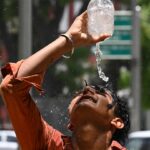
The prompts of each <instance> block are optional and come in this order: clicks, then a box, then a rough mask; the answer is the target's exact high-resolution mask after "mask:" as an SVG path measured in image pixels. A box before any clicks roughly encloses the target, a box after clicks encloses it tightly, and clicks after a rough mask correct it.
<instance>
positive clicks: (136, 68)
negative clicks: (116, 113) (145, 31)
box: [131, 0, 141, 131]
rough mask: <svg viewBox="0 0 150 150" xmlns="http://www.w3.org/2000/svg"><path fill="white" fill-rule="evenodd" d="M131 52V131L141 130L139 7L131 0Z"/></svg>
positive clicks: (134, 0)
mask: <svg viewBox="0 0 150 150" xmlns="http://www.w3.org/2000/svg"><path fill="white" fill-rule="evenodd" d="M132 1H133V2H132V9H133V51H132V57H133V59H132V96H133V106H132V109H131V131H137V130H140V129H141V125H140V123H141V54H140V47H141V45H140V7H139V6H136V0H132Z"/></svg>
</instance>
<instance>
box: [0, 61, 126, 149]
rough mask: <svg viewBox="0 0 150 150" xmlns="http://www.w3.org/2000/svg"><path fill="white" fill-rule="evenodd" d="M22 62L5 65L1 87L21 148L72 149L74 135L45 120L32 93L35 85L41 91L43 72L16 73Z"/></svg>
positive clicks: (119, 147) (113, 145)
mask: <svg viewBox="0 0 150 150" xmlns="http://www.w3.org/2000/svg"><path fill="white" fill-rule="evenodd" d="M22 62H23V60H21V61H19V62H17V63H9V64H7V65H6V66H5V67H4V68H2V75H3V77H4V79H3V81H2V83H1V87H0V90H1V92H0V93H1V96H2V97H3V100H4V102H5V105H6V107H7V110H8V113H9V116H10V118H11V122H12V125H13V128H14V130H15V132H16V135H17V138H18V141H19V143H20V145H21V148H22V150H73V147H72V142H71V137H68V136H64V135H63V134H62V133H61V132H59V131H58V130H56V129H54V128H53V127H52V126H51V125H49V124H48V123H47V122H45V121H44V119H43V118H42V116H41V114H40V112H39V110H38V108H37V106H36V104H35V103H34V101H33V100H32V97H31V96H30V94H29V90H30V88H31V87H32V86H34V87H35V88H36V89H37V90H38V91H40V92H42V90H41V89H42V88H41V83H42V80H43V73H39V74H34V75H31V76H26V77H21V78H19V77H17V72H18V70H19V68H20V66H21V64H22ZM111 146H112V149H113V150H126V149H125V148H123V147H122V146H121V145H120V144H119V143H118V142H116V141H113V142H112V145H111Z"/></svg>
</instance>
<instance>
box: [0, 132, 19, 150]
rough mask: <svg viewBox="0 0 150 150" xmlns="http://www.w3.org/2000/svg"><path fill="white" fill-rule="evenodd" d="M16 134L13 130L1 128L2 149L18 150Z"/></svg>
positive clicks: (0, 146) (0, 148)
mask: <svg viewBox="0 0 150 150" xmlns="http://www.w3.org/2000/svg"><path fill="white" fill-rule="evenodd" d="M18 149H19V145H18V142H17V138H16V134H15V132H14V131H12V130H0V150H18Z"/></svg>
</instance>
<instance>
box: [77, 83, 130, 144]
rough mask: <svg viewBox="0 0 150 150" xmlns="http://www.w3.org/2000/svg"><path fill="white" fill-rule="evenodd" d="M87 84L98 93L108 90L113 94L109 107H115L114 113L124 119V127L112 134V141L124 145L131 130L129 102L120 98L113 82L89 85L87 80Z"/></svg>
mask: <svg viewBox="0 0 150 150" xmlns="http://www.w3.org/2000/svg"><path fill="white" fill-rule="evenodd" d="M85 86H90V87H91V88H94V89H95V90H96V91H97V93H99V94H104V93H105V92H106V91H108V92H109V93H110V94H111V96H112V98H113V99H112V103H111V104H108V105H107V107H108V109H112V108H114V114H115V115H116V117H119V118H121V119H122V121H123V123H124V127H123V128H122V129H116V131H115V133H114V134H113V136H112V141H113V140H115V141H118V142H119V143H120V144H122V145H124V144H125V142H126V139H127V138H128V133H129V130H130V117H129V108H128V103H127V101H126V100H125V99H123V98H120V97H119V96H117V94H116V92H115V91H114V90H113V88H112V84H111V83H109V84H105V85H89V84H87V82H86V81H85ZM82 91H83V90H81V91H79V92H78V93H76V94H77V95H78V94H79V93H81V92H82Z"/></svg>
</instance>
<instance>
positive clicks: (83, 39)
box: [66, 11, 110, 47]
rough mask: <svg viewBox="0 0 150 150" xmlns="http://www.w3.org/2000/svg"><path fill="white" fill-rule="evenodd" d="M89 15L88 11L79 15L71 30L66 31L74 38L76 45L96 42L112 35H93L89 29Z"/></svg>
mask: <svg viewBox="0 0 150 150" xmlns="http://www.w3.org/2000/svg"><path fill="white" fill-rule="evenodd" d="M87 21H88V15H87V11H85V12H83V13H82V14H81V15H80V16H78V17H77V18H76V19H75V21H74V22H73V24H72V25H71V27H70V28H69V30H68V31H67V32H66V33H67V34H69V36H70V37H71V38H72V40H73V43H74V47H79V46H86V45H92V44H96V43H98V42H100V41H103V40H105V39H106V38H108V37H110V35H108V34H103V35H100V36H91V35H89V34H88V30H87Z"/></svg>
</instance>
